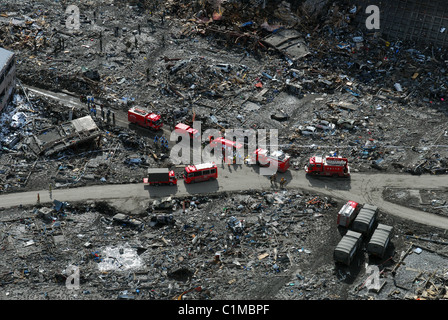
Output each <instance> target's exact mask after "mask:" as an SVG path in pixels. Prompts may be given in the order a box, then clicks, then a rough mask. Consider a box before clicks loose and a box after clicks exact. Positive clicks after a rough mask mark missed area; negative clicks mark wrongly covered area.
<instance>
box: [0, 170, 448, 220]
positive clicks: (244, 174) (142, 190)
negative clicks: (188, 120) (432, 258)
mask: <svg viewBox="0 0 448 320" xmlns="http://www.w3.org/2000/svg"><path fill="white" fill-rule="evenodd" d="M218 168H219V178H218V179H217V180H215V181H209V182H202V183H197V184H191V185H187V184H185V183H184V182H183V181H182V180H179V183H178V185H177V186H166V187H165V186H160V187H147V186H144V185H143V184H140V183H139V184H120V185H108V184H105V185H97V186H89V187H79V188H71V189H56V190H53V191H52V199H57V200H59V201H67V202H75V201H86V200H105V201H108V202H111V203H113V204H117V205H119V206H120V207H121V208H122V209H123V210H127V211H132V210H134V209H136V208H145V206H147V204H148V201H149V200H150V199H156V198H160V197H166V196H187V195H194V194H206V193H214V192H235V191H240V190H251V189H253V190H272V187H271V185H270V181H269V177H266V176H262V175H260V174H259V172H258V167H257V166H246V165H232V166H230V167H228V166H227V165H226V166H218ZM282 176H284V177H285V178H286V179H287V181H288V182H287V185H286V187H287V188H290V189H298V190H304V191H308V192H310V193H320V194H323V195H327V196H331V197H333V198H336V199H340V200H343V201H345V200H354V201H357V202H359V203H372V204H375V205H378V207H379V208H380V209H381V210H382V211H383V212H387V213H389V214H392V215H396V216H399V217H401V218H405V219H409V220H412V221H415V222H418V223H421V224H425V225H429V226H434V227H438V228H441V229H448V218H445V217H442V216H438V215H435V214H431V213H428V212H423V211H420V210H415V209H411V208H407V207H403V206H400V205H396V204H393V203H390V202H387V201H385V200H384V199H383V196H382V192H383V190H384V188H386V187H394V188H405V189H411V188H412V189H427V188H430V189H437V188H445V187H446V177H445V176H432V175H431V176H430V175H422V176H412V175H404V174H403V175H402V174H386V173H384V174H364V173H354V174H352V177H351V179H332V178H312V177H307V176H306V175H305V173H304V172H303V171H302V170H298V171H294V170H290V171H288V172H286V173H284V174H279V177H278V179H280V178H281V177H282ZM38 194H39V198H40V201H41V203H46V202H51V201H52V199H50V193H49V191H48V190H40V191H31V192H22V193H13V194H5V195H1V196H0V207H4V208H7V207H13V206H18V205H20V204H22V205H32V204H35V203H36V201H37V196H38Z"/></svg>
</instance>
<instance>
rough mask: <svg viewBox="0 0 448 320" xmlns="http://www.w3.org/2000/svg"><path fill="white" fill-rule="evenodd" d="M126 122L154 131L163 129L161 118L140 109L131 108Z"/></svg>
mask: <svg viewBox="0 0 448 320" xmlns="http://www.w3.org/2000/svg"><path fill="white" fill-rule="evenodd" d="M128 121H129V122H130V123H133V124H136V125H139V126H141V127H144V128H149V129H152V130H154V131H157V130H160V129H161V128H162V127H163V121H162V117H161V116H160V115H159V114H156V113H152V112H150V111H148V110H145V109H143V108H140V107H132V108H131V109H129V110H128Z"/></svg>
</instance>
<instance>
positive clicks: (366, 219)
mask: <svg viewBox="0 0 448 320" xmlns="http://www.w3.org/2000/svg"><path fill="white" fill-rule="evenodd" d="M377 215H378V207H377V206H374V205H371V204H364V206H363V207H362V208H361V210H359V213H358V215H357V216H356V218H355V220H354V221H353V224H352V229H353V231H356V232H359V233H362V234H363V235H368V234H370V232H371V231H372V229H373V226H374V224H375V222H376V218H377Z"/></svg>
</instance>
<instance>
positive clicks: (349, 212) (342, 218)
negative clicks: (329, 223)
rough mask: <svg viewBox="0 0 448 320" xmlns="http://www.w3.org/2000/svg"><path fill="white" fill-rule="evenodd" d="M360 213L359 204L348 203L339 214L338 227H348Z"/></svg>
mask: <svg viewBox="0 0 448 320" xmlns="http://www.w3.org/2000/svg"><path fill="white" fill-rule="evenodd" d="M358 212H359V204H358V203H357V202H355V201H351V200H350V201H348V202H347V203H346V204H344V205H343V206H342V208H341V210H339V212H338V219H337V224H338V226H342V227H346V228H347V227H348V226H349V225H350V223H351V222H352V221H353V220H355V218H356V215H357V214H358Z"/></svg>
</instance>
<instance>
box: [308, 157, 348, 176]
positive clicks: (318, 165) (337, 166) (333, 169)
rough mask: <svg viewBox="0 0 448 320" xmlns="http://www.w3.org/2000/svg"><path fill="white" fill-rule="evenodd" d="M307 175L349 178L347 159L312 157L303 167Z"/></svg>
mask: <svg viewBox="0 0 448 320" xmlns="http://www.w3.org/2000/svg"><path fill="white" fill-rule="evenodd" d="M305 172H306V173H307V174H308V175H314V176H328V177H346V178H348V177H350V167H349V165H348V160H347V158H343V157H324V156H313V157H311V158H310V159H309V163H308V165H306V166H305Z"/></svg>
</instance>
